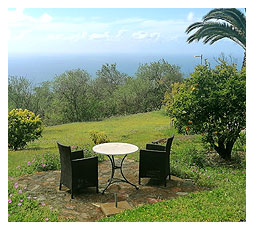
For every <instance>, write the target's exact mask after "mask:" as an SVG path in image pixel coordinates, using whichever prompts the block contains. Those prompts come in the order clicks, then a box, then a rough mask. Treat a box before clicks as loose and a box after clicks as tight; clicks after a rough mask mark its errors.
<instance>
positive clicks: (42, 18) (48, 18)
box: [39, 13, 52, 23]
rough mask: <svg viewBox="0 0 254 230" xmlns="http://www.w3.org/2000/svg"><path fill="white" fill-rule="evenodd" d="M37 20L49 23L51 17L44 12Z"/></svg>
mask: <svg viewBox="0 0 254 230" xmlns="http://www.w3.org/2000/svg"><path fill="white" fill-rule="evenodd" d="M39 21H40V22H42V23H49V22H51V21H52V17H51V16H50V15H48V14H46V13H44V14H43V15H42V16H41V17H40V18H39Z"/></svg>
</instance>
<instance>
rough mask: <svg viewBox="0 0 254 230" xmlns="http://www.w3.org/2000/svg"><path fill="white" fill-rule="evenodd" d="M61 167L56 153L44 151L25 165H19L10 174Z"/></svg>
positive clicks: (16, 174)
mask: <svg viewBox="0 0 254 230" xmlns="http://www.w3.org/2000/svg"><path fill="white" fill-rule="evenodd" d="M60 168H61V166H60V159H59V156H58V155H56V154H54V153H44V154H37V155H36V156H35V157H34V158H33V159H31V160H29V161H27V162H26V163H25V164H24V165H18V166H17V167H16V170H12V171H11V173H10V175H12V176H20V175H24V174H32V173H34V172H41V171H49V170H58V169H60Z"/></svg>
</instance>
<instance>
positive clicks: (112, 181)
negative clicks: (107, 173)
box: [102, 154, 139, 194]
mask: <svg viewBox="0 0 254 230" xmlns="http://www.w3.org/2000/svg"><path fill="white" fill-rule="evenodd" d="M107 156H108V158H109V160H110V162H111V166H112V172H111V178H110V179H109V183H108V185H107V186H106V188H105V189H104V190H103V191H102V194H104V192H105V191H106V190H107V188H108V187H109V186H110V185H111V184H114V183H117V182H125V183H128V184H130V185H132V186H134V187H135V188H136V189H139V187H138V186H136V185H135V184H132V183H131V182H130V181H128V180H127V179H126V177H125V176H124V174H123V170H122V168H123V161H124V159H125V158H126V157H127V154H126V155H125V156H124V157H123V159H122V160H121V164H120V166H117V165H116V163H115V159H114V156H113V155H112V156H110V155H107ZM116 169H120V172H121V175H122V177H123V179H119V178H114V175H115V170H116Z"/></svg>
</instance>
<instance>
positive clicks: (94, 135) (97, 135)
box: [89, 130, 110, 145]
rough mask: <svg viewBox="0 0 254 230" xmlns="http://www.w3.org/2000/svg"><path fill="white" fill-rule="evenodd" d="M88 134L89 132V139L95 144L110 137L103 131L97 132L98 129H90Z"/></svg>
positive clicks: (103, 141) (104, 141)
mask: <svg viewBox="0 0 254 230" xmlns="http://www.w3.org/2000/svg"><path fill="white" fill-rule="evenodd" d="M89 134H90V138H91V140H92V141H93V142H94V144H96V145H98V144H102V143H107V142H110V139H109V138H108V136H107V135H106V134H105V133H104V132H98V131H94V130H91V131H89Z"/></svg>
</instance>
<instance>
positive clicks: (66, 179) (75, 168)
mask: <svg viewBox="0 0 254 230" xmlns="http://www.w3.org/2000/svg"><path fill="white" fill-rule="evenodd" d="M57 145H58V149H59V153H60V162H61V178H60V186H59V190H61V188H62V185H65V186H66V187H68V188H69V189H71V198H72V199H73V193H74V192H75V191H77V190H79V189H81V188H85V187H96V192H97V193H98V192H99V190H98V157H89V158H84V152H83V150H77V151H73V152H72V151H71V147H70V146H64V145H62V144H60V143H59V142H57Z"/></svg>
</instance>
